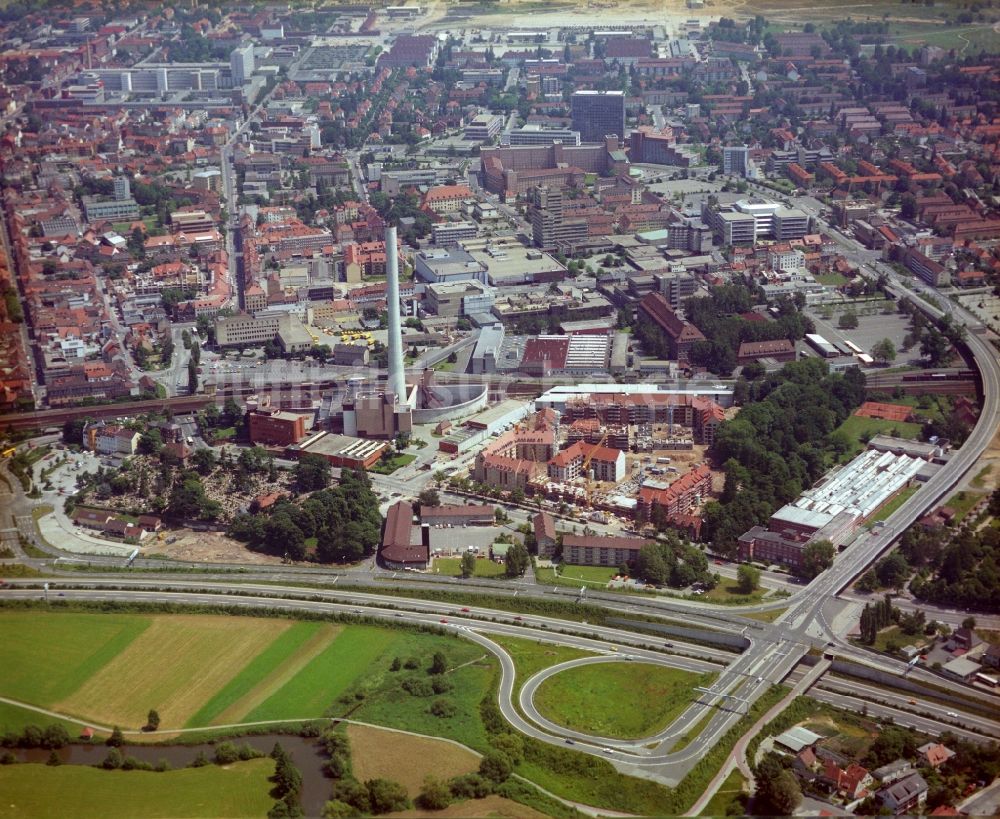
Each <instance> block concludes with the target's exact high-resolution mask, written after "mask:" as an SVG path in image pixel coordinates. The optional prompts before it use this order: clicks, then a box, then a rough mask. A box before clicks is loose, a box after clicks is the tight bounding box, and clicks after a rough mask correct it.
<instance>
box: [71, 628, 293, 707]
mask: <svg viewBox="0 0 1000 819" xmlns="http://www.w3.org/2000/svg"><path fill="white" fill-rule="evenodd" d="M152 619H153V622H152V624H151V625H150V626H149V628H147V629H146V630H145V631H143V633H142V634H141V635H140V636H139V637H137V638H136V639H135V640H133V641H132V642H131V643H130V644H129V645H128V646H127V647H126V648H125V649H124V651H122V652H121V653H119V654H118V656H117V657H115V658H114V659H113V660H112V661H111V662H109V663H108V664H107V665H105V666H104V667H103V668H102V669H101V670H100V671H98V672H97V673H96V674H94V675H93V676H92V677H90V679H88V680H87V681H86V682H84V683H83V685H81V686H80V688H78V689H77V690H76V691H75V692H74V693H73V694H72V695H70V696H69V697H67V698H65V699H64V700H62V701H61V702H58V703H56V704H55V707H56V708H57V709H59V710H62V711H65V712H66V713H69V714H86V715H88V716H91V717H92V718H94V719H97V720H102V721H104V722H111V723H113V724H114V723H119V724H122V725H128V726H134V727H138V726H141V725H142V724H143V723H144V722H145V718H146V714H147V712H148V711H149V709H150V708H155V709H156V710H157V711H159V713H160V717H161V718H162V720H163V722H164V723H165V724H168V725H184V724H185V723H186V722H187V721H188V720H189V719H190V718H191V716H192V715H193V714H195V713H196V712H197V711H198V710H199V708H201V706H202V705H203V704H204V703H205V701H206V700H207V699H209V698H210V697H211V696H212V695H213V694H215V693H216V692H217V691H218V690H219V689H220V688H222V687H223V686H224V685H225V684H226V683H228V682H229V681H230V680H231V679H232V678H233V677H235V676H236V675H237V674H238V673H239V671H240V670H241V669H242V668H243V667H244V666H245V665H246V664H247V663H249V662H250V661H251V660H252V659H253V658H254V657H255V656H256V655H257V654H259V653H260V652H261V651H262V650H263V649H264V648H266V647H267V646H268V645H270V644H271V643H272V642H273V641H274V640H275V639H276V638H278V637H279V636H280V635H281V634H282V633H284V632H285V631H287V630H288V629H289V628H290V627H291V625H292V623H291V621H285V622H282V621H280V620H275V619H269V618H256V619H255V620H254V622H253V623H248V622H246V621H243V622H241V620H242V618H240V619H235V618H212V617H211V616H205V615H172V616H170V617H169V619H168V618H164V617H154V618H152ZM248 626H249V627H248ZM195 669H197V670H198V672H199V673H197V674H196V675H193V674H192V671H193V670H195ZM137 691H142V692H144V695H145V697H144V699H140V698H138V697H137V696H136V692H137Z"/></svg>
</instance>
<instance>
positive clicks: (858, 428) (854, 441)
mask: <svg viewBox="0 0 1000 819" xmlns="http://www.w3.org/2000/svg"><path fill="white" fill-rule="evenodd" d="M838 429H839V430H840V431H842V432H844V433H845V434H846V435H847V437H848V438H849V439H850V441H851V450H850V452H849V453H848V454H849V455H850V456H851V457H854V456H855V455H857V454H858V453H859V452H861V451H863V450H864V448H865V443H866V442H867V441H868V440H869V439H871V438H873V437H874V436H876V435H879V434H885V435H894V436H896V437H898V438H908V439H913V438H917V437H918V436H919V435H920V430H921V426H920V424H913V423H909V422H905V421H885V420H883V419H881V418H861V417H859V416H857V415H851V416H849V417H848V418H847V419H846V420H845V421H844V423H842V424H841V425H840V426H839V427H838Z"/></svg>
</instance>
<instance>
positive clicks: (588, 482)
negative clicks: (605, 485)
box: [583, 430, 608, 509]
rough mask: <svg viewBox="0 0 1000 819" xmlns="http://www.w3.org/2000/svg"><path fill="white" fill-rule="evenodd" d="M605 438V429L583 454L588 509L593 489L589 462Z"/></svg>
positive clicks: (606, 434) (606, 437) (602, 444)
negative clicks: (599, 437)
mask: <svg viewBox="0 0 1000 819" xmlns="http://www.w3.org/2000/svg"><path fill="white" fill-rule="evenodd" d="M607 440H608V430H605V431H604V434H603V435H602V436H601V440H600V441H598V442H597V443H596V444H594V445H593V446H592V447H591V448H590V451H589V452H588V453H587V454H586V455H584V456H583V477H584V479H585V480H586V487H587V488H586V501H587V508H588V509H589V508H590V506H591V502H590V496H591V493H592V492H593V489H594V481H593V480H592V479H591V477H590V462H591V461H592V460H593V459H594V453H595V452H597V450H598V449H600V448H601V447H602V446H604V444H605V442H606V441H607Z"/></svg>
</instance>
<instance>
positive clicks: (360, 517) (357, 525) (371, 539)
mask: <svg viewBox="0 0 1000 819" xmlns="http://www.w3.org/2000/svg"><path fill="white" fill-rule="evenodd" d="M381 526H382V517H381V515H380V514H379V509H378V496H377V495H376V494H375V493H374V492H373V491H372V488H371V483H370V481H369V480H368V475H367V474H366V473H365V472H364V471H361V470H358V471H354V470H350V469H345V470H343V471H342V472H341V476H340V484H339V485H338V486H335V487H331V488H328V489H322V490H319V491H316V492H313V493H312V494H311V495H309V497H308V498H306V499H305V500H304V501H302V502H301V503H295V502H293V501H292V500H290V499H285V500H282V501H279V502H278V503H276V504H275V505H274V506H272V507H271V509H270V511H269V513H260V512H258V513H256V514H254V513H244V514H241V515H238V516H237V517H236V518H234V520H233V522H232V524H231V525H230V527H229V534H230V535H231V536H232V537H234V538H236V539H237V540H242V541H245V542H249V543H250V544H251V546H252V547H254V548H259V549H262V550H264V551H267V552H270V553H272V554H278V555H282V556H287V557H288V558H289V559H290V560H304V559H305V558H306V540H307V539H308V538H315V539H316V551H315V557H316V560H318V561H319V562H321V563H333V562H337V563H340V562H351V561H355V560H361V559H362V558H363V557H365V556H367V555H371V554H373V553H374V552H375V549H376V547H377V546H378V542H379V534H380V531H381Z"/></svg>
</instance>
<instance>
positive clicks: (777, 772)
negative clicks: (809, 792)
mask: <svg viewBox="0 0 1000 819" xmlns="http://www.w3.org/2000/svg"><path fill="white" fill-rule="evenodd" d="M754 781H755V782H756V783H757V790H756V792H755V794H754V799H753V813H754V815H755V816H792V815H793V814H794V813H795V808H797V807H798V805H799V802H801V801H802V789H801V788H800V787H799V780H798V779H797V778H796V777H795V774H793V773H792V772H791V771H790V770H789V769H788V768H786V767H785V766H784V764H783V760H782V758H781V757H780V756H779V755H778V754H776V753H775V752H774V751H771V752H769V753H767V754H765V755H764V757H763V759H761V761H760V762H758V763H757V766H756V767H755V768H754Z"/></svg>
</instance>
